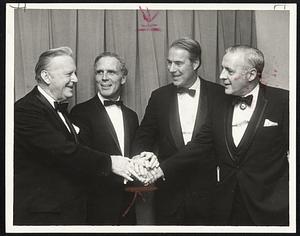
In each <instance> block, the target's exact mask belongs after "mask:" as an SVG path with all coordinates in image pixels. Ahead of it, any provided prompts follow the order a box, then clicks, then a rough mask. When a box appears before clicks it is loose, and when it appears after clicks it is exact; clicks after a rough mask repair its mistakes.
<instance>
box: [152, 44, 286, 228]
mask: <svg viewBox="0 0 300 236" xmlns="http://www.w3.org/2000/svg"><path fill="white" fill-rule="evenodd" d="M222 67H223V69H222V72H221V74H220V79H221V80H222V81H223V84H224V88H225V89H224V91H225V94H224V92H223V93H222V94H219V95H218V96H215V97H212V98H210V99H208V101H209V113H208V114H209V115H208V116H207V120H206V122H205V123H204V125H203V126H202V128H201V129H200V131H199V133H198V134H197V136H196V137H195V138H194V139H193V140H192V141H191V142H190V143H189V144H188V145H187V147H186V148H185V149H183V150H182V151H181V152H180V153H178V154H176V155H174V156H173V157H170V158H169V159H168V160H167V161H165V162H162V163H161V169H162V171H163V172H160V169H158V171H157V172H160V173H159V174H157V176H156V178H158V177H159V176H162V175H163V174H164V177H165V179H166V182H168V181H171V182H172V181H175V182H176V181H177V180H176V179H177V178H178V176H180V178H183V176H181V175H180V174H181V173H184V170H185V169H190V168H191V167H192V166H194V165H195V164H196V163H198V165H200V164H201V163H202V162H205V161H206V160H207V158H208V157H207V155H206V153H207V151H210V150H211V149H212V150H214V151H215V153H216V160H217V163H218V168H217V180H218V183H217V192H216V193H217V194H216V206H215V209H216V211H215V213H216V214H215V220H216V223H217V224H219V225H248V226H254V225H264V226H271V225H281V226H283V225H285V226H286V225H288V224H289V163H288V150H289V93H288V91H286V90H282V89H279V88H272V87H269V86H265V85H263V84H261V83H260V78H261V75H262V71H263V67H264V56H263V53H262V52H261V51H259V50H258V49H256V48H251V47H249V46H233V47H230V48H228V49H227V50H226V54H225V55H224V57H223V61H222ZM152 181H153V180H152ZM152 181H150V182H152Z"/></svg>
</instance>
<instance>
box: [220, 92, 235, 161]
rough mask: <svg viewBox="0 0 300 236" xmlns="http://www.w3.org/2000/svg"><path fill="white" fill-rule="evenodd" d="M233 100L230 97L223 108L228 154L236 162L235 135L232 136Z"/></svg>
mask: <svg viewBox="0 0 300 236" xmlns="http://www.w3.org/2000/svg"><path fill="white" fill-rule="evenodd" d="M232 100H233V97H232V98H231V99H228V102H227V104H226V103H225V106H224V108H223V109H225V110H224V111H223V112H224V136H225V137H224V138H225V144H226V148H227V151H228V154H229V156H230V158H231V160H232V161H233V162H236V161H237V159H236V157H235V155H234V153H235V150H236V147H235V144H234V142H233V137H232V117H233V108H234V106H233V105H232Z"/></svg>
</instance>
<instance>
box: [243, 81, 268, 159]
mask: <svg viewBox="0 0 300 236" xmlns="http://www.w3.org/2000/svg"><path fill="white" fill-rule="evenodd" d="M267 103H268V101H267V100H266V99H265V97H264V91H263V88H262V87H260V90H259V94H258V98H257V103H256V107H255V110H254V112H253V114H252V117H251V119H250V121H249V124H248V126H247V129H246V130H245V133H244V136H243V138H242V139H241V142H240V143H239V146H238V153H239V156H240V157H241V161H242V160H245V158H244V157H245V156H246V155H245V153H246V152H247V150H248V148H249V147H250V146H251V143H252V141H253V138H254V136H255V133H256V132H257V130H258V128H259V124H260V123H261V121H262V117H263V114H264V111H265V109H266V106H267Z"/></svg>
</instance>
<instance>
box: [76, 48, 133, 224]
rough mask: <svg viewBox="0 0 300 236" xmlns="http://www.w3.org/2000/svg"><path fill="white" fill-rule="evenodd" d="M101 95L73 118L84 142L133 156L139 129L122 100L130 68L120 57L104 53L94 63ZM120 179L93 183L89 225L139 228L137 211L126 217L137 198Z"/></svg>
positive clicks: (131, 210) (112, 152)
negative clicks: (136, 218)
mask: <svg viewBox="0 0 300 236" xmlns="http://www.w3.org/2000/svg"><path fill="white" fill-rule="evenodd" d="M94 71H95V81H96V87H97V94H96V96H95V97H93V98H91V99H90V100H88V101H86V102H84V103H81V104H78V105H76V106H75V107H74V108H73V109H72V111H71V118H72V120H73V122H74V123H75V125H77V126H78V127H80V129H81V132H80V134H79V136H80V139H81V141H82V142H83V143H84V144H86V145H88V146H89V147H91V148H93V149H95V150H98V151H103V152H105V153H108V154H111V155H122V156H126V157H129V156H130V155H131V153H130V152H131V150H130V147H131V145H132V141H133V138H134V135H135V131H136V129H137V127H138V118H137V115H136V113H135V112H134V111H132V110H131V109H129V108H128V107H126V106H125V105H123V103H122V102H121V100H120V96H121V89H122V86H123V85H124V84H125V82H126V76H127V73H128V71H127V68H126V65H125V62H124V61H123V59H121V58H120V57H119V56H118V55H117V54H115V53H111V52H104V53H102V54H100V55H99V56H97V57H96V59H95V63H94ZM124 186H125V185H124V184H123V179H122V178H121V177H119V176H104V177H103V178H102V180H101V181H99V180H98V179H97V180H95V181H94V182H93V183H91V186H90V192H89V196H88V197H89V198H88V223H89V224H93V225H97V224H106V225H111V224H114V225H115V224H135V222H136V220H135V212H134V207H132V208H130V211H129V213H127V214H126V215H124V216H122V214H123V213H124V212H125V210H126V208H127V207H128V205H129V204H130V201H131V199H132V198H133V196H132V195H131V194H129V193H127V192H125V191H124Z"/></svg>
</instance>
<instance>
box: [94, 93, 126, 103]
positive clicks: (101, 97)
mask: <svg viewBox="0 0 300 236" xmlns="http://www.w3.org/2000/svg"><path fill="white" fill-rule="evenodd" d="M97 95H98V98H99V99H100V101H101V102H102V104H104V101H105V100H109V99H107V98H105V97H103V96H102V95H101V94H100V92H98V93H97ZM119 100H120V96H119V97H118V99H117V100H116V101H119Z"/></svg>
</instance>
